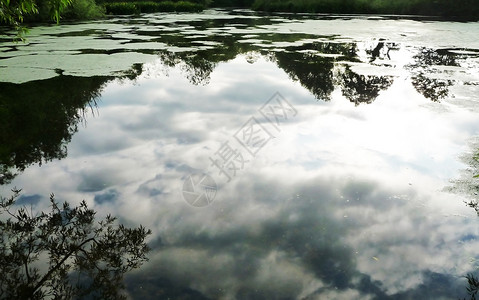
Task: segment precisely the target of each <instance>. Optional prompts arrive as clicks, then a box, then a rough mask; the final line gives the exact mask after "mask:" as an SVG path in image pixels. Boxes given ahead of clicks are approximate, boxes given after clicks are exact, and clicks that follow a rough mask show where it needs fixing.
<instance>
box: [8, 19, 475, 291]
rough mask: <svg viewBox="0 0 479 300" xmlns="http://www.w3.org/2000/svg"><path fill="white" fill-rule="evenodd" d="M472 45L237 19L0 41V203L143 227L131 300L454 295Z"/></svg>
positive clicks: (141, 23) (319, 22) (130, 279)
mask: <svg viewBox="0 0 479 300" xmlns="http://www.w3.org/2000/svg"><path fill="white" fill-rule="evenodd" d="M478 36H479V24H478V23H458V22H445V21H434V20H427V19H426V20H420V19H413V18H409V19H407V18H397V17H378V16H374V17H371V16H370V17H368V16H313V15H296V16H292V15H287V14H279V15H274V16H261V15H255V14H254V13H252V12H251V11H247V10H232V11H224V10H208V11H205V12H203V13H199V14H178V15H175V14H170V15H165V14H151V15H141V16H138V17H131V18H129V17H115V18H109V19H107V20H102V21H96V22H88V23H74V24H62V25H59V26H38V27H34V28H32V29H31V31H30V34H29V35H28V37H27V42H26V43H13V42H11V38H12V37H4V38H2V39H1V40H0V116H1V119H2V121H1V123H0V124H1V125H0V129H1V130H2V133H1V140H0V154H1V156H0V157H1V159H2V162H1V165H0V167H1V169H0V170H1V172H2V173H1V176H0V177H1V178H0V181H1V182H2V186H1V193H2V195H4V196H6V195H8V194H9V190H10V189H11V188H12V187H14V186H16V187H18V188H22V189H23V194H22V195H23V196H22V197H21V198H20V200H19V204H26V205H33V208H34V210H46V209H48V205H49V201H48V197H49V195H50V193H55V195H56V198H57V200H59V201H64V200H67V201H69V202H71V203H79V202H80V201H81V200H83V199H85V200H86V202H87V203H88V204H89V205H90V206H91V207H92V208H94V209H95V210H97V211H98V213H99V215H106V214H108V213H111V214H112V215H115V216H119V218H120V220H121V221H122V222H123V223H125V224H127V225H129V226H138V224H142V225H144V226H146V227H147V228H150V229H152V231H153V234H152V236H151V239H150V246H151V248H152V251H151V252H150V255H149V257H150V260H149V262H148V263H146V264H145V265H143V266H142V268H141V269H139V270H136V271H134V272H131V273H130V274H129V275H128V276H127V278H126V283H127V287H128V293H129V295H130V296H131V298H133V299H166V298H167V297H170V298H172V299H176V298H179V297H183V298H182V299H207V298H209V299H388V298H393V299H458V298H459V297H464V296H466V290H465V287H466V282H465V279H464V278H463V276H464V275H466V274H467V273H468V272H474V271H477V268H478V267H479V262H478V261H477V259H479V252H478V249H479V241H478V235H479V226H478V225H479V217H478V216H477V215H476V212H475V211H474V209H472V208H470V207H468V206H467V205H466V204H465V203H464V202H465V201H469V199H470V198H469V196H474V191H475V189H477V188H476V187H477V181H475V179H473V178H472V176H473V175H474V174H475V172H474V171H475V170H474V166H475V165H474V163H472V165H470V163H471V159H470V158H471V157H472V153H474V152H477V148H478V147H479V146H478V143H477V140H476V139H477V136H478V134H479V122H478V113H479V98H478V95H479V39H477V37H478ZM461 157H462V158H463V159H462V160H461ZM40 162H41V164H40ZM451 191H454V192H451ZM458 191H460V192H464V193H458ZM476 195H477V194H476Z"/></svg>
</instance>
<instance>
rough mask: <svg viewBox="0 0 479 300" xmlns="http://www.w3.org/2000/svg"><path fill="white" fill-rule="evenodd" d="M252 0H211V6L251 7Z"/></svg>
mask: <svg viewBox="0 0 479 300" xmlns="http://www.w3.org/2000/svg"><path fill="white" fill-rule="evenodd" d="M253 3H254V0H213V1H212V2H211V6H212V7H248V8H249V7H251V6H252V5H253Z"/></svg>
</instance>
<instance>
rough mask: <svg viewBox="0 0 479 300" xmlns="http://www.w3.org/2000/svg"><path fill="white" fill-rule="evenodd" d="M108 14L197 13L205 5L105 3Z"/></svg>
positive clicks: (135, 2)
mask: <svg viewBox="0 0 479 300" xmlns="http://www.w3.org/2000/svg"><path fill="white" fill-rule="evenodd" d="M105 8H106V12H107V13H109V14H116V15H129V14H138V13H152V12H197V11H201V10H203V8H204V7H203V5H201V4H198V3H192V2H189V1H178V2H173V1H160V2H154V1H131V2H108V3H105Z"/></svg>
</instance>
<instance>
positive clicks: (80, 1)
mask: <svg viewBox="0 0 479 300" xmlns="http://www.w3.org/2000/svg"><path fill="white" fill-rule="evenodd" d="M25 3H27V4H28V5H25ZM61 5H63V6H64V7H61ZM216 7H218V8H219V7H236V8H249V9H253V10H255V11H262V12H266V13H274V12H285V13H325V14H329V13H334V14H394V15H416V16H418V15H420V16H437V17H442V18H446V19H452V20H461V21H477V20H479V0H458V1H450V0H394V1H391V0H186V1H185V0H36V1H35V0H16V1H15V0H11V1H9V0H0V25H1V24H9V25H14V26H16V27H18V26H17V25H18V24H20V23H23V22H26V23H35V22H45V21H48V20H52V19H53V20H54V21H57V22H58V21H59V19H60V14H61V19H62V20H90V19H98V18H101V17H104V16H105V15H130V14H140V13H153V12H199V11H202V10H204V9H206V8H216ZM19 9H20V10H22V14H20V15H19V16H18V17H17V20H14V21H15V22H12V20H11V19H9V15H8V14H15V11H17V10H19ZM52 12H55V14H56V15H55V14H53V15H52ZM57 12H58V13H57ZM14 23H16V24H14Z"/></svg>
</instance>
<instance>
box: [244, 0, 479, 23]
mask: <svg viewBox="0 0 479 300" xmlns="http://www.w3.org/2000/svg"><path fill="white" fill-rule="evenodd" d="M252 8H253V9H255V10H264V11H282V12H311V13H379V14H412V15H435V16H448V17H453V16H456V17H465V18H472V19H478V18H479V0H456V1H451V0H394V1H391V0H255V2H254V4H253V5H252Z"/></svg>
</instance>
